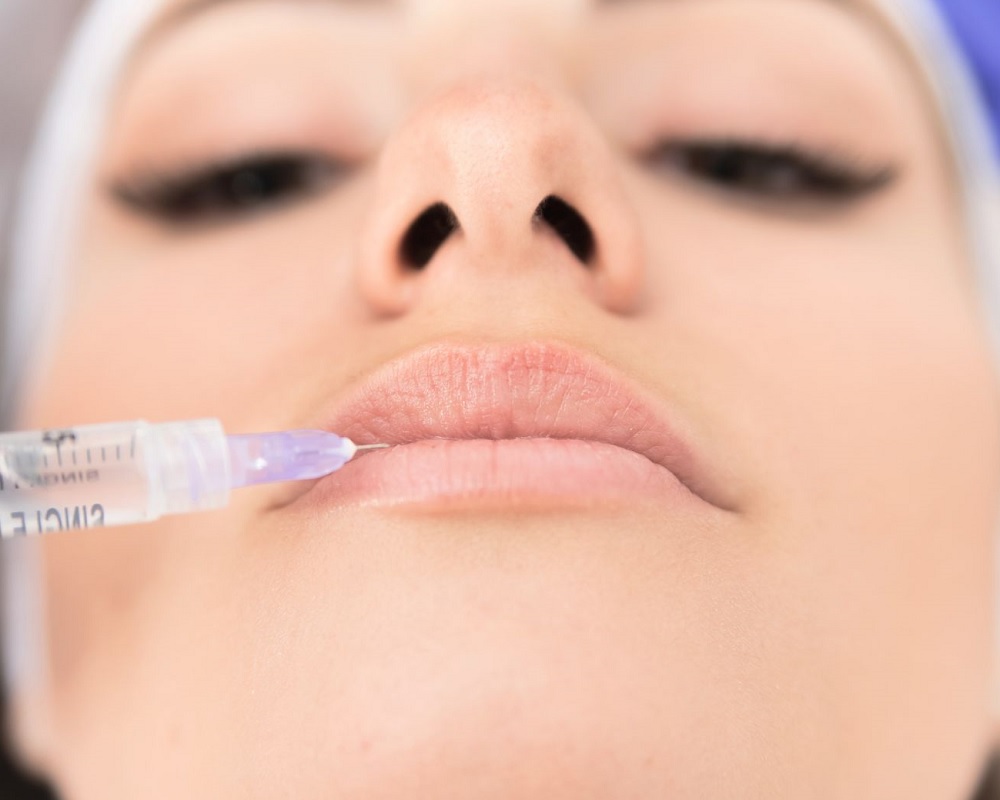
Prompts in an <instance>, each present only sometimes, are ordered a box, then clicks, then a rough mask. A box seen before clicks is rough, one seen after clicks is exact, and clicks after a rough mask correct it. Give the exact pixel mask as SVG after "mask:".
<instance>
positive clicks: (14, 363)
mask: <svg viewBox="0 0 1000 800" xmlns="http://www.w3.org/2000/svg"><path fill="white" fill-rule="evenodd" d="M162 4H163V0H97V1H96V2H95V3H94V5H93V6H92V7H91V9H90V11H89V12H88V13H87V15H86V17H85V19H84V21H83V24H82V25H81V27H80V29H79V31H78V32H77V35H76V37H75V39H74V41H73V44H72V47H71V49H70V50H69V53H68V56H67V58H66V59H65V61H64V63H63V65H62V70H61V72H60V74H59V79H58V81H57V82H56V85H55V89H54V91H53V93H52V95H51V97H50V100H49V103H48V106H47V111H46V113H45V115H44V117H43V121H42V125H41V128H40V132H39V135H38V138H37V141H36V145H35V148H34V150H33V153H32V157H31V159H30V162H29V166H28V170H27V173H26V180H25V182H24V189H23V193H22V196H21V201H20V205H19V214H18V216H17V218H16V220H15V230H14V240H13V249H12V254H13V268H12V273H11V284H10V294H9V298H8V316H7V330H6V338H5V340H4V355H5V358H4V362H3V382H2V384H0V386H2V392H0V410H2V415H0V418H3V419H5V420H7V421H9V420H10V418H11V417H10V415H11V413H12V410H13V409H14V407H15V402H16V399H17V396H18V392H19V390H20V388H21V387H22V385H23V381H24V380H25V378H26V377H27V376H28V375H29V372H30V366H31V364H30V361H29V359H31V358H38V357H39V356H41V357H42V358H44V356H45V353H46V347H45V342H44V336H45V335H46V334H47V333H48V332H51V331H52V330H53V328H54V326H53V325H52V324H50V323H51V322H53V320H54V318H55V317H57V316H58V313H59V308H60V306H61V297H62V289H63V286H64V283H65V282H61V281H60V276H61V272H62V269H63V267H64V265H65V264H66V263H67V261H68V256H69V252H68V250H69V248H70V247H71V245H72V242H73V239H74V234H75V230H74V226H75V225H76V222H77V213H78V209H79V205H80V199H81V195H82V192H83V190H84V187H85V184H86V181H87V180H88V178H89V170H90V169H91V168H92V165H93V160H94V158H95V156H96V150H97V147H98V145H99V143H100V140H101V136H102V133H103V126H104V121H105V119H106V116H107V111H108V104H109V103H110V100H111V97H112V94H113V91H114V87H115V83H116V80H117V78H118V76H119V74H120V72H121V70H122V67H123V64H124V61H125V59H126V58H127V57H128V53H129V51H130V49H131V47H132V46H133V44H134V42H135V41H136V40H137V38H138V37H139V36H140V35H141V33H142V32H143V31H144V30H145V29H146V28H147V26H148V25H149V24H150V22H151V20H152V18H153V16H154V15H155V14H156V12H157V11H158V10H159V8H160V7H161V6H162ZM879 5H880V6H884V9H883V12H884V14H885V16H886V17H887V18H889V19H890V20H891V21H893V22H894V23H895V24H896V25H897V27H898V28H899V30H900V31H901V32H902V33H903V36H904V38H905V40H906V41H908V42H909V43H910V44H911V46H912V49H913V51H914V52H915V53H916V55H917V56H918V61H919V63H920V64H921V65H923V66H922V68H923V69H924V72H925V78H926V81H927V83H928V85H929V86H930V87H931V89H932V91H933V92H934V95H935V97H936V99H937V102H938V104H939V106H940V109H941V116H942V119H943V120H944V122H945V125H946V128H947V133H948V137H949V139H950V142H951V144H952V148H953V150H954V152H955V156H956V163H957V165H958V170H959V174H960V177H961V181H962V186H963V192H964V200H965V206H966V208H965V211H966V219H967V220H968V226H969V238H970V242H971V245H972V249H973V253H974V256H975V258H976V261H977V266H978V268H979V273H980V279H981V283H982V287H983V295H984V298H985V300H986V305H987V309H988V311H989V324H990V328H991V334H992V336H993V341H994V343H996V344H997V352H998V354H1000V241H998V239H997V235H998V234H997V229H998V228H1000V199H998V198H1000V188H998V186H1000V173H998V168H997V165H996V163H995V162H994V160H993V157H992V150H991V141H990V138H989V126H988V123H987V117H986V115H985V113H984V110H983V108H982V106H981V105H980V103H979V98H978V96H977V95H976V92H975V90H974V89H973V86H974V84H973V81H972V79H971V76H970V73H969V71H968V68H967V66H966V64H965V62H964V59H963V57H962V56H961V55H960V53H959V51H958V50H957V48H956V47H955V44H954V42H952V40H951V39H950V38H949V37H948V35H947V34H946V32H945V27H944V25H943V22H942V20H941V18H940V16H939V14H938V12H937V9H936V8H935V7H934V6H933V4H932V3H931V2H929V0H879ZM69 132H72V134H73V135H72V136H70V135H69ZM0 556H2V559H0V560H2V563H3V567H4V569H3V575H2V580H3V590H4V595H5V596H4V600H5V602H4V610H5V615H4V617H5V618H4V623H5V624H4V634H5V641H4V647H3V654H4V660H5V676H6V679H7V683H8V688H9V689H10V690H12V691H30V690H31V688H33V686H41V685H44V681H45V668H46V654H45V640H44V635H43V634H44V629H43V627H42V624H43V619H44V615H43V608H42V598H43V596H44V595H43V592H42V584H41V581H42V578H43V577H44V576H43V575H42V572H41V563H40V558H39V557H38V550H37V546H36V542H35V541H34V540H31V539H24V540H19V541H6V542H4V543H3V545H2V547H0Z"/></svg>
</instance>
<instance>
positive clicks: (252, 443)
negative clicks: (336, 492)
mask: <svg viewBox="0 0 1000 800" xmlns="http://www.w3.org/2000/svg"><path fill="white" fill-rule="evenodd" d="M226 439H227V441H228V444H229V463H230V467H231V474H232V478H231V480H230V486H231V488H234V489H235V488H237V487H240V486H252V485H254V484H259V483H275V482H278V481H301V480H309V479H313V478H321V477H323V476H324V475H329V474H330V473H331V472H335V471H336V470H338V469H340V468H341V467H342V466H344V464H346V463H347V462H348V461H350V460H351V459H352V458H354V455H355V453H357V452H358V447H357V445H355V444H354V442H352V441H351V440H350V439H345V438H343V437H341V436H337V435H336V434H333V433H327V432H325V431H283V432H281V433H255V434H245V435H239V436H227V437H226Z"/></svg>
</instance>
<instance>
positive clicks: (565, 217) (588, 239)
mask: <svg viewBox="0 0 1000 800" xmlns="http://www.w3.org/2000/svg"><path fill="white" fill-rule="evenodd" d="M532 220H533V221H536V222H537V221H540V222H544V223H545V224H546V225H548V226H549V227H550V228H552V230H554V231H555V232H556V233H557V234H558V236H559V238H560V239H562V240H563V241H564V242H565V243H566V246H567V247H568V248H569V249H570V251H571V252H572V253H573V255H575V256H576V257H577V258H578V259H579V260H580V261H581V262H582V263H583V264H585V265H586V264H589V263H590V261H591V259H593V257H594V251H595V250H596V249H597V248H596V244H595V243H594V232H593V231H592V230H591V229H590V225H588V224H587V220H585V219H584V218H583V216H582V215H581V214H580V212H579V211H577V210H576V209H575V208H573V206H571V205H570V204H569V203H567V202H566V201H565V200H563V199H562V198H560V197H556V196H555V195H554V194H550V195H549V196H548V197H546V198H545V199H544V200H542V202H541V203H539V204H538V208H536V209H535V214H534V216H533V217H532Z"/></svg>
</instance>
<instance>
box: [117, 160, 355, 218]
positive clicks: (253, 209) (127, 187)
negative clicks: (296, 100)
mask: <svg viewBox="0 0 1000 800" xmlns="http://www.w3.org/2000/svg"><path fill="white" fill-rule="evenodd" d="M347 172H348V167H347V166H346V165H345V164H344V163H342V162H340V161H337V160H336V159H332V158H330V157H328V156H325V155H321V154H315V153H308V152H287V153H284V152H264V153H255V154H251V155H247V156H242V157H239V158H235V159H232V160H230V161H221V162H218V163H209V164H206V165H204V166H199V167H195V168H193V169H190V170H180V171H178V172H176V173H172V174H171V173H163V174H147V175H143V176H140V177H139V178H137V179H133V180H126V181H120V182H118V183H114V184H112V186H111V189H110V191H111V194H112V195H113V196H114V197H115V198H116V199H117V200H118V201H119V202H120V203H122V204H123V205H124V206H125V207H126V208H129V209H131V210H132V211H136V212H139V213H141V214H144V215H146V216H150V217H154V218H157V219H160V220H162V221H164V222H166V223H168V224H171V225H175V226H177V227H188V226H195V225H204V224H212V223H224V222H228V221H236V220H238V219H241V218H242V217H244V216H249V215H251V214H257V213H260V212H264V211H269V210H272V209H277V208H280V207H284V206H286V205H290V204H292V203H295V202H299V201H302V200H306V199H308V198H310V197H313V196H315V195H317V194H320V193H321V192H322V191H324V190H325V189H327V188H329V187H330V186H331V185H332V184H334V183H336V182H337V181H338V180H341V179H342V178H344V177H345V175H346V173H347Z"/></svg>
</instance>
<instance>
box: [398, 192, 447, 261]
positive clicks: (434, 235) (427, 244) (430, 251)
mask: <svg viewBox="0 0 1000 800" xmlns="http://www.w3.org/2000/svg"><path fill="white" fill-rule="evenodd" d="M458 227H459V226H458V217H456V216H455V212H454V211H452V210H451V208H449V207H448V206H447V205H446V204H445V203H435V204H434V205H432V206H431V207H430V208H428V209H426V210H425V211H424V212H423V213H421V214H420V216H419V217H417V218H416V219H415V220H413V224H412V225H410V227H409V228H408V229H407V231H406V234H405V235H404V236H403V242H402V244H401V245H400V248H399V251H400V255H401V256H402V259H403V262H404V263H405V264H406V265H407V266H408V267H410V268H412V269H423V268H424V267H426V266H427V264H428V263H429V262H430V260H431V259H432V258H434V254H435V253H436V252H437V251H438V249H439V248H440V247H441V245H443V244H444V243H445V240H446V239H447V238H448V237H449V236H451V235H452V234H453V233H454V232H455V231H456V230H458Z"/></svg>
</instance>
